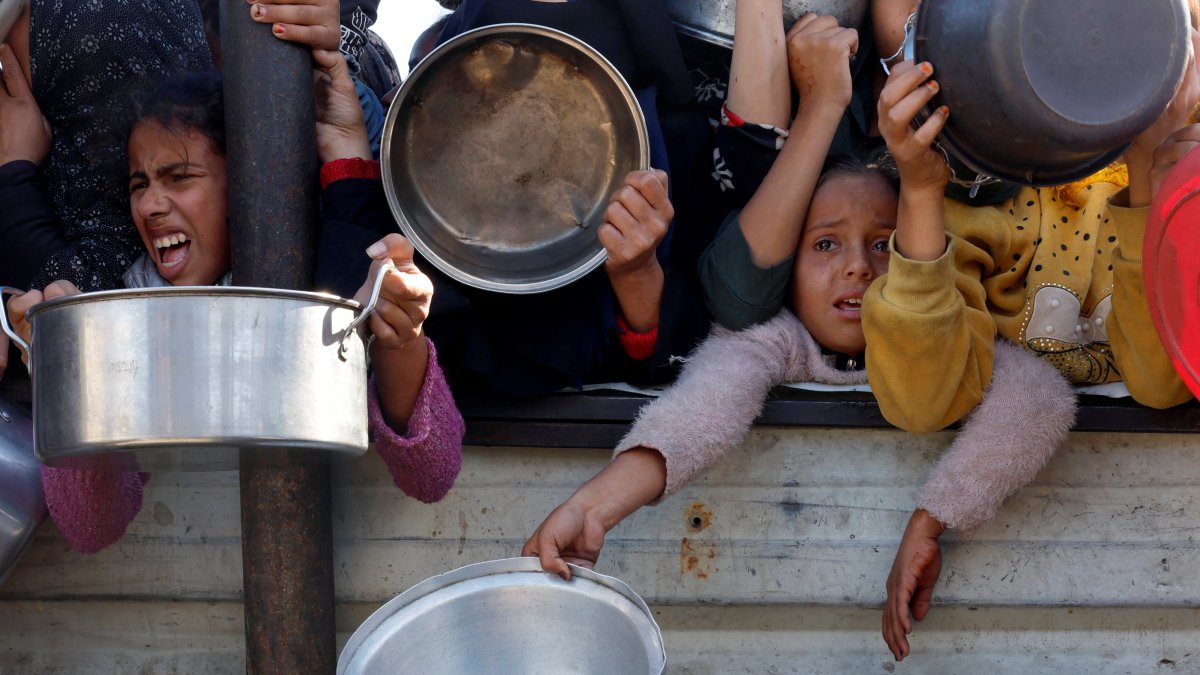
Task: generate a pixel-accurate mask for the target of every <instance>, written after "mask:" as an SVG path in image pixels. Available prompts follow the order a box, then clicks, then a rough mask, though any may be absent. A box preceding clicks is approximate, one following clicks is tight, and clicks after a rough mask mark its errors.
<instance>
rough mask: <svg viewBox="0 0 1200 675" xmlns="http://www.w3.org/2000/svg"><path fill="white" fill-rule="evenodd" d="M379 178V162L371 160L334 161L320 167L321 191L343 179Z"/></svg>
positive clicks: (380, 174)
mask: <svg viewBox="0 0 1200 675" xmlns="http://www.w3.org/2000/svg"><path fill="white" fill-rule="evenodd" d="M381 176H382V173H381V172H380V170H379V162H377V161H375V160H373V159H359V158H357V157H349V158H346V159H335V160H333V161H332V162H326V163H325V164H323V165H322V166H321V189H322V190H324V189H325V188H327V187H329V184H330V183H333V182H336V181H339V180H342V179H343V178H379V177H381Z"/></svg>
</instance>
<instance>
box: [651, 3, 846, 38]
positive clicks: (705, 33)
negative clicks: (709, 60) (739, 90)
mask: <svg viewBox="0 0 1200 675" xmlns="http://www.w3.org/2000/svg"><path fill="white" fill-rule="evenodd" d="M868 5H869V0H783V22H784V26H785V27H786V28H790V27H791V25H792V24H793V23H795V22H796V19H799V18H800V17H802V16H804V15H805V14H831V15H833V16H835V17H837V20H838V25H840V26H845V27H847V28H854V29H859V28H862V25H863V21H864V20H865V19H866V17H867V6H868ZM736 8H737V0H667V11H668V12H670V14H671V20H672V21H673V22H674V23H675V28H676V30H678V31H679V32H680V33H682V34H684V35H688V36H691V37H694V38H697V39H700V40H704V41H705V42H710V43H712V44H715V45H720V46H722V47H733V28H734V23H735V22H734V13H735V10H736Z"/></svg>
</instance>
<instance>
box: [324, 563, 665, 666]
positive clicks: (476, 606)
mask: <svg viewBox="0 0 1200 675" xmlns="http://www.w3.org/2000/svg"><path fill="white" fill-rule="evenodd" d="M571 574H572V577H571V580H570V581H563V580H562V579H560V578H559V577H557V576H555V575H554V574H551V573H549V572H544V571H543V570H542V566H541V563H540V562H538V559H537V558H509V559H505V560H493V561H490V562H482V563H476V564H474V565H467V566H466V567H460V568H459V569H456V570H454V571H452V572H447V573H446V574H442V575H440V576H436V577H433V578H431V579H426V580H425V581H422V582H421V583H419V584H417V585H416V586H413V587H412V588H410V589H408V590H407V591H405V592H404V593H402V594H400V595H399V596H397V597H396V598H394V599H392V600H391V601H390V602H388V603H387V604H385V605H384V606H383V607H380V608H379V610H378V611H376V612H375V613H374V614H372V615H371V616H370V617H369V618H368V619H367V620H366V621H365V622H363V624H362V625H361V626H359V628H358V630H356V631H354V634H353V635H352V636H350V640H349V642H347V643H346V648H345V649H344V650H343V651H342V654H341V657H340V658H339V659H338V667H337V672H338V674H339V675H351V674H354V675H363V674H366V673H422V674H423V675H467V674H470V675H484V674H487V673H496V674H500V673H504V674H506V675H507V674H510V673H578V674H583V673H597V674H599V673H606V674H607V673H621V674H622V675H638V674H641V673H651V674H654V673H661V672H662V671H663V669H664V668H665V667H666V652H665V650H664V649H663V641H662V633H661V632H660V631H659V629H658V624H656V623H655V622H654V617H653V615H651V613H650V608H649V607H647V606H646V603H645V602H643V601H642V599H641V598H640V597H638V595H637V594H636V593H634V592H633V590H632V589H630V588H629V586H627V585H625V583H624V582H622V581H620V580H619V579H614V578H613V577H608V576H605V575H603V574H597V573H596V572H593V571H591V570H587V569H583V568H582V567H576V566H574V565H572V566H571Z"/></svg>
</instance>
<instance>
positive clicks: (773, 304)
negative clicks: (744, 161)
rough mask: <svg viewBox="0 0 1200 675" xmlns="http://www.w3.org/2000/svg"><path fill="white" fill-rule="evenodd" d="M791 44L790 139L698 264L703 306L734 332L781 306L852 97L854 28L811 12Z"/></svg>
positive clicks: (790, 35) (791, 34)
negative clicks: (794, 102)
mask: <svg viewBox="0 0 1200 675" xmlns="http://www.w3.org/2000/svg"><path fill="white" fill-rule="evenodd" d="M786 40H787V57H788V72H789V74H790V78H791V82H792V86H794V87H795V89H796V91H797V92H798V93H799V94H800V107H799V108H798V109H797V111H796V116H795V118H794V120H793V121H792V124H791V131H790V132H789V136H788V140H787V142H785V143H784V144H783V148H782V149H781V150H780V151H779V155H778V157H776V158H775V160H774V162H773V163H772V164H771V168H770V170H769V171H768V172H767V174H766V176H765V178H763V180H762V182H761V184H760V185H759V187H758V189H757V190H755V191H754V194H753V195H752V196H751V197H750V201H749V202H748V203H747V204H746V208H745V209H744V210H742V211H741V212H740V213H738V212H735V213H734V214H732V215H731V216H730V219H729V220H728V221H727V222H726V223H725V224H724V225H723V226H722V227H721V230H720V232H719V233H718V234H717V238H716V240H715V241H713V243H712V245H711V246H709V247H708V249H707V250H705V252H704V254H703V255H702V256H701V259H700V263H699V273H700V279H701V282H700V283H701V289H702V291H703V293H704V301H705V304H706V305H707V306H708V310H709V312H710V313H711V314H712V316H713V319H715V320H716V322H717V323H719V324H721V325H722V326H724V327H725V328H728V329H730V330H743V329H745V328H748V327H750V326H752V325H754V324H756V323H760V322H762V321H766V320H768V319H770V318H771V317H772V316H774V315H775V313H776V312H778V311H779V309H780V308H781V307H782V306H783V302H784V296H785V291H786V288H787V283H788V281H789V280H790V278H791V274H790V271H791V260H792V258H793V256H794V255H795V252H796V247H797V246H798V245H799V242H800V231H801V229H802V228H803V226H804V215H805V213H807V211H808V204H809V201H810V200H811V199H812V193H813V190H814V188H815V187H816V184H817V179H818V178H819V177H820V174H821V167H822V165H823V164H824V163H825V156H826V155H827V154H828V153H829V147H830V145H831V144H832V143H833V138H834V135H835V134H836V133H837V128H838V123H839V122H840V120H841V119H842V115H843V113H844V112H845V109H846V106H847V105H849V103H850V97H851V93H852V85H851V77H850V59H851V57H853V56H854V53H855V52H856V51H857V49H858V33H857V32H856V31H855V30H854V29H851V28H840V27H839V26H838V25H837V21H836V20H835V19H834V18H833V17H829V16H820V17H819V16H815V15H812V14H808V15H805V16H803V17H801V18H800V20H799V21H797V22H796V23H795V25H793V26H792V28H791V30H789V31H788V33H787V38H786ZM731 90H732V85H731ZM730 106H731V107H732V106H733V103H730Z"/></svg>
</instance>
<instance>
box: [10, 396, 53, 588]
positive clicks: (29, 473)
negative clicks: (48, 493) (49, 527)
mask: <svg viewBox="0 0 1200 675" xmlns="http://www.w3.org/2000/svg"><path fill="white" fill-rule="evenodd" d="M44 520H46V502H45V500H44V499H43V497H42V467H41V465H40V464H38V461H37V458H35V457H34V456H33V418H31V417H30V416H29V414H28V413H27V412H25V410H24V409H23V408H21V407H20V406H18V405H16V404H14V403H12V402H10V401H6V400H4V399H3V398H0V586H3V585H4V578H5V577H6V576H8V573H9V572H10V571H12V569H13V567H14V566H16V564H17V560H18V559H20V557H21V554H22V553H23V552H24V551H25V548H26V547H27V546H28V545H29V542H31V541H33V533H34V532H36V531H37V528H38V526H39V525H41V524H42V521H44Z"/></svg>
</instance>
